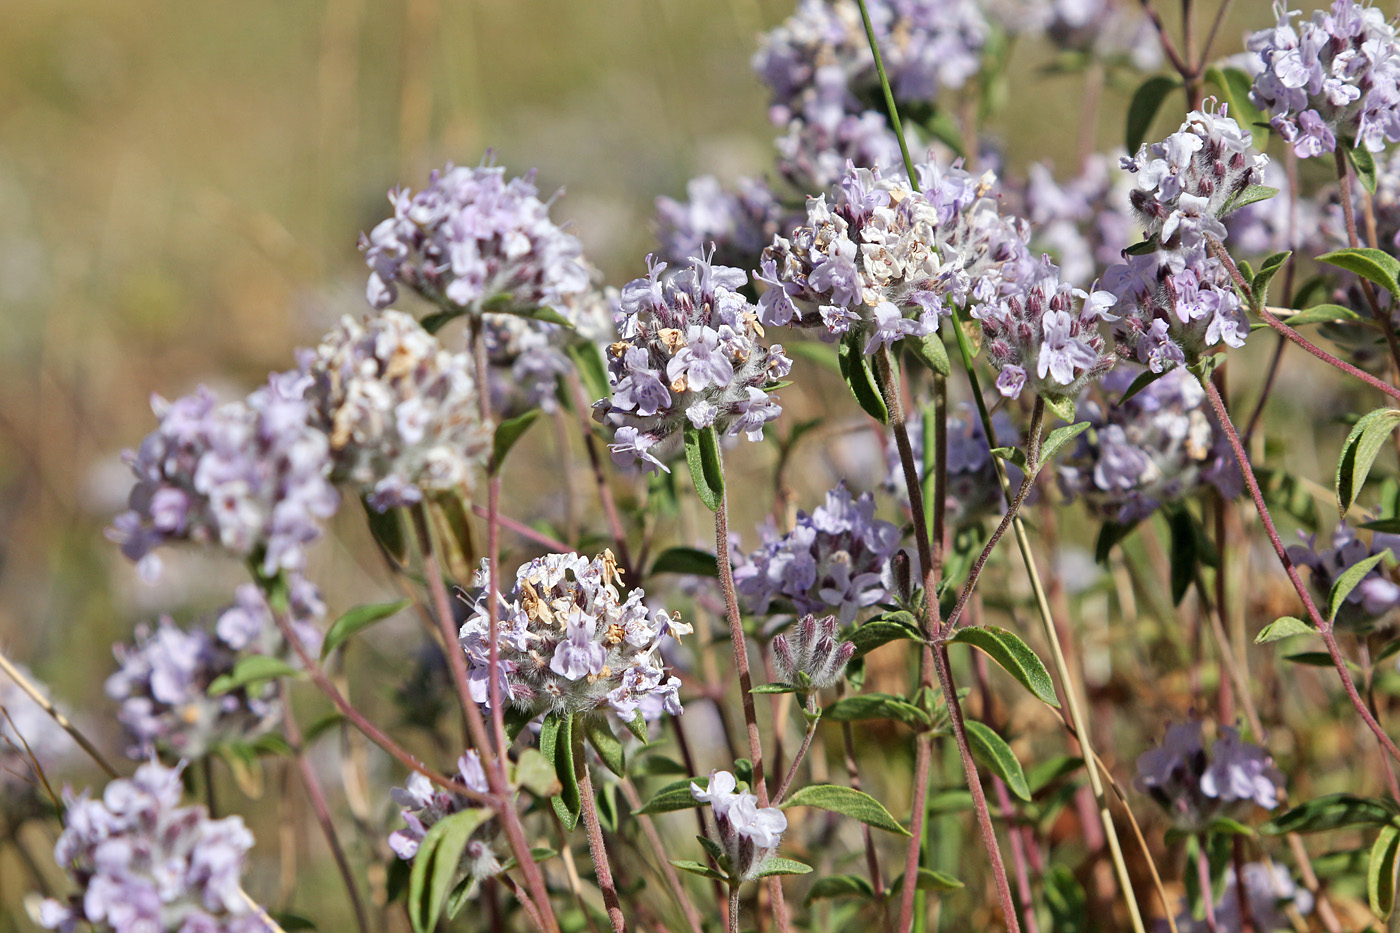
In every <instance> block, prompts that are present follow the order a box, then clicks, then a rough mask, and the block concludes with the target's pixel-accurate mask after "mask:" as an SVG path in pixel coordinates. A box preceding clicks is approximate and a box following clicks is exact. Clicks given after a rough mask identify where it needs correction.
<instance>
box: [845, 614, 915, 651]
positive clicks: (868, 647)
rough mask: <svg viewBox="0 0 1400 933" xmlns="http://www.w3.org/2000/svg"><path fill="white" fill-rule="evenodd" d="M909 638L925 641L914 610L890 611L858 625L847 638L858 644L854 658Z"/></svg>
mask: <svg viewBox="0 0 1400 933" xmlns="http://www.w3.org/2000/svg"><path fill="white" fill-rule="evenodd" d="M901 639H908V640H910V641H923V636H922V635H921V634H919V623H918V622H917V621H916V620H915V619H914V614H913V613H912V612H904V611H902V610H901V611H899V612H890V613H886V614H885V615H882V616H880V617H878V618H875V619H871V620H870V621H869V622H867V623H865V624H864V625H858V626H856V627H855V628H854V629H852V630H851V631H850V633H849V634H847V635H846V640H847V641H849V642H851V643H852V644H854V645H855V646H856V651H855V654H854V655H852V657H853V658H859V657H863V656H864V655H867V654H869V653H870V652H872V651H874V650H875V649H876V648H878V647H880V646H881V645H886V644H889V643H890V642H892V641H898V640H901Z"/></svg>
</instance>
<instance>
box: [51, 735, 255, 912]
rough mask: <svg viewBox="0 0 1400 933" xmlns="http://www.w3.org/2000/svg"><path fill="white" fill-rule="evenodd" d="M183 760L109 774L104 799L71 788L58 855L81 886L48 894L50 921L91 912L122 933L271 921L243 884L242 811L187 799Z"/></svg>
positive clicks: (248, 843)
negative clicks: (60, 896) (215, 810)
mask: <svg viewBox="0 0 1400 933" xmlns="http://www.w3.org/2000/svg"><path fill="white" fill-rule="evenodd" d="M180 770H181V769H180V768H178V767H176V768H166V767H164V766H162V765H160V764H157V763H155V762H150V763H148V764H144V765H142V766H141V767H140V768H138V769H136V774H135V776H134V777H132V778H129V779H120V780H115V781H112V782H111V783H110V784H108V785H107V789H106V790H105V791H104V792H103V794H102V799H101V800H100V801H99V800H90V799H88V796H87V792H86V791H84V792H83V794H82V795H80V796H74V795H73V794H72V793H71V792H70V791H68V790H66V789H65V791H64V794H63V797H64V802H65V804H66V808H65V812H64V816H63V825H64V829H63V834H62V835H60V836H59V837H58V843H57V844H56V845H55V846H54V860H55V861H56V862H58V864H59V865H60V866H61V867H62V868H63V869H64V870H65V871H66V872H67V873H68V876H69V878H70V879H71V880H72V881H73V883H74V884H75V885H77V887H78V893H77V894H74V895H73V896H71V897H69V898H68V899H67V900H64V901H58V900H52V899H51V900H46V901H44V902H43V905H42V906H41V908H40V911H39V914H40V922H41V924H42V925H43V927H44V928H45V929H49V930H62V931H64V933H69V931H71V930H74V929H76V928H77V926H78V924H79V923H81V922H83V921H87V922H88V923H91V924H93V925H94V926H95V927H96V928H97V929H99V930H111V931H121V933H126V931H133V933H134V931H137V930H183V931H193V930H199V931H210V933H216V931H217V933H255V931H265V930H270V929H271V927H270V926H268V924H267V923H266V922H265V921H264V920H263V919H262V918H261V916H260V913H259V912H258V911H256V910H255V909H254V907H253V906H252V905H251V903H250V902H249V901H248V900H247V899H246V898H245V896H244V894H243V889H242V882H241V879H240V876H241V875H242V873H243V867H244V863H245V861H246V859H247V853H248V850H249V849H251V848H252V847H253V836H252V834H251V833H249V832H248V829H247V827H245V826H244V825H243V820H242V819H241V818H240V817H237V816H230V817H227V818H225V819H221V820H211V819H210V818H209V814H208V812H207V811H206V810H205V809H204V807H201V806H191V807H181V806H180V793H181V784H180Z"/></svg>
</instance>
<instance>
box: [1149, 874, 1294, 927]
mask: <svg viewBox="0 0 1400 933" xmlns="http://www.w3.org/2000/svg"><path fill="white" fill-rule="evenodd" d="M1244 895H1245V899H1246V901H1247V902H1248V904H1249V914H1248V917H1249V920H1250V924H1251V926H1250V928H1251V929H1253V930H1256V931H1260V933H1263V931H1269V933H1273V931H1275V930H1292V929H1294V927H1293V924H1292V922H1291V921H1290V920H1289V917H1288V912H1287V908H1289V907H1293V908H1296V909H1297V911H1298V913H1300V914H1304V915H1306V914H1308V913H1311V912H1312V908H1313V896H1312V894H1311V892H1309V891H1308V889H1307V888H1300V887H1298V885H1297V884H1295V883H1294V881H1293V879H1292V878H1291V877H1290V876H1289V875H1288V872H1287V871H1286V870H1285V869H1284V868H1283V867H1282V866H1281V865H1280V864H1279V863H1278V862H1273V863H1264V862H1246V863H1245V865H1244ZM1242 907H1243V905H1242V904H1241V903H1240V885H1239V879H1238V877H1237V876H1236V875H1235V866H1233V865H1230V866H1228V867H1226V869H1225V890H1224V891H1223V892H1222V893H1221V895H1220V900H1219V901H1217V902H1216V904H1215V926H1214V927H1213V928H1212V927H1211V926H1210V924H1209V923H1208V922H1207V921H1206V920H1205V919H1204V918H1202V919H1200V920H1197V919H1196V918H1195V917H1193V916H1192V915H1191V912H1190V911H1189V910H1188V911H1186V912H1185V913H1183V914H1181V915H1179V916H1178V917H1177V918H1176V929H1177V933H1212V930H1214V931H1220V933H1224V931H1231V930H1244V929H1245V923H1244V919H1245V916H1246V914H1245V913H1244V911H1243V910H1242V909H1241V908H1242Z"/></svg>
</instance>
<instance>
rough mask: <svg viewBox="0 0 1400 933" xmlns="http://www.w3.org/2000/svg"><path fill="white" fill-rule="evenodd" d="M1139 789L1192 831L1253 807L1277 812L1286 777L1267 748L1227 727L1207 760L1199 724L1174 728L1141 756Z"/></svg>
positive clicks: (1188, 723)
mask: <svg viewBox="0 0 1400 933" xmlns="http://www.w3.org/2000/svg"><path fill="white" fill-rule="evenodd" d="M1137 785H1138V787H1139V788H1140V789H1142V790H1144V791H1146V792H1147V793H1148V794H1150V795H1151V796H1152V799H1153V800H1156V801H1157V803H1159V804H1161V806H1162V807H1163V809H1165V810H1166V811H1167V812H1168V813H1170V814H1171V816H1172V819H1173V821H1174V822H1175V823H1176V824H1177V825H1178V826H1180V827H1181V828H1183V829H1188V830H1199V829H1202V828H1204V827H1205V826H1207V825H1208V824H1209V823H1210V822H1211V821H1212V820H1213V819H1215V818H1216V817H1219V816H1225V815H1227V814H1229V813H1231V812H1235V811H1238V809H1239V808H1240V805H1243V804H1246V803H1249V802H1252V803H1255V804H1257V805H1258V806H1261V807H1263V808H1264V809H1266V810H1272V809H1273V808H1274V807H1276V806H1278V804H1279V801H1280V799H1281V798H1282V796H1283V774H1282V773H1281V772H1279V771H1278V769H1276V768H1275V767H1274V766H1273V759H1272V758H1270V757H1269V756H1268V754H1267V753H1266V752H1265V751H1264V750H1263V749H1261V748H1259V747H1258V746H1257V745H1251V744H1250V743H1248V742H1244V741H1241V739H1240V737H1239V733H1238V732H1236V731H1235V730H1234V729H1231V728H1229V727H1228V726H1226V727H1224V728H1222V729H1221V730H1220V738H1218V739H1216V741H1215V743H1214V744H1213V745H1212V746H1211V753H1210V755H1209V756H1207V755H1206V751H1205V746H1204V745H1203V744H1202V739H1201V724H1200V722H1198V721H1192V722H1187V723H1182V724H1181V725H1176V726H1172V727H1170V728H1169V729H1167V736H1166V739H1165V741H1164V742H1163V743H1162V745H1160V746H1158V747H1156V748H1153V749H1150V750H1148V751H1146V752H1143V753H1142V755H1140V756H1139V757H1138V761H1137Z"/></svg>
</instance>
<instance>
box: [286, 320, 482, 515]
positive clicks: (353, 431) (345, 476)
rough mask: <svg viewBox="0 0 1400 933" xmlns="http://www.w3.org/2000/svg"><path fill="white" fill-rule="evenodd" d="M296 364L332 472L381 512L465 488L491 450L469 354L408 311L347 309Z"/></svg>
mask: <svg viewBox="0 0 1400 933" xmlns="http://www.w3.org/2000/svg"><path fill="white" fill-rule="evenodd" d="M301 367H302V371H303V372H304V373H305V374H306V378H307V382H308V383H309V385H308V388H307V390H306V396H307V399H308V401H310V402H311V404H312V405H313V407H314V413H315V414H314V418H315V423H316V424H317V426H318V427H319V428H320V429H321V430H323V431H324V432H325V433H326V436H327V437H328V438H329V441H330V451H331V457H332V458H333V460H334V464H335V469H334V474H333V475H334V477H335V478H336V479H337V480H340V481H348V482H351V483H354V484H355V485H357V486H360V487H362V488H363V489H364V490H365V492H366V493H367V494H368V497H369V501H370V503H371V504H372V505H373V506H375V508H378V509H379V510H381V511H383V510H385V509H388V508H391V507H393V506H400V505H409V504H412V503H416V502H419V501H421V500H422V498H423V495H424V493H431V492H437V491H449V490H453V489H459V488H462V487H464V486H470V484H471V482H472V480H473V478H474V474H475V472H476V471H477V469H478V468H479V467H480V466H481V465H482V464H483V462H484V460H485V458H486V455H487V454H488V452H489V451H490V447H491V432H490V430H489V429H488V428H487V427H486V426H484V425H483V424H482V421H481V417H480V414H479V408H478V399H477V397H476V383H475V381H474V380H473V379H472V377H471V359H470V357H469V356H468V355H467V354H465V353H450V352H448V351H447V350H445V349H443V347H442V345H441V344H440V343H438V341H437V338H435V337H434V336H433V335H432V334H430V333H428V332H427V331H426V330H424V329H423V327H422V326H421V325H420V324H419V323H418V322H417V321H416V320H414V319H413V318H412V317H410V316H409V315H407V314H403V313H402V312H399V311H385V312H382V313H380V314H377V315H373V316H370V317H366V318H365V320H364V321H362V322H361V321H356V320H355V319H354V318H351V317H349V316H348V315H347V316H346V317H344V318H342V319H341V321H340V324H339V326H338V327H337V328H336V329H335V330H333V331H331V332H330V333H329V334H327V335H326V337H325V339H324V340H322V341H321V345H320V346H318V347H317V348H316V349H315V350H314V351H305V352H303V354H302V358H301Z"/></svg>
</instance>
